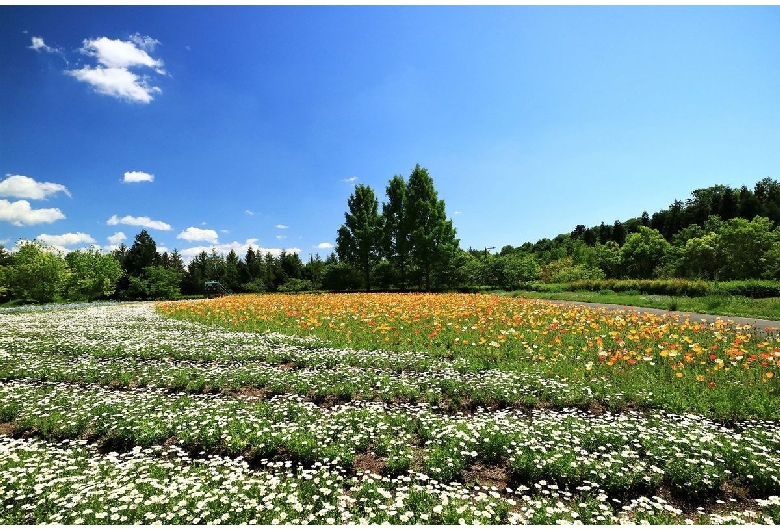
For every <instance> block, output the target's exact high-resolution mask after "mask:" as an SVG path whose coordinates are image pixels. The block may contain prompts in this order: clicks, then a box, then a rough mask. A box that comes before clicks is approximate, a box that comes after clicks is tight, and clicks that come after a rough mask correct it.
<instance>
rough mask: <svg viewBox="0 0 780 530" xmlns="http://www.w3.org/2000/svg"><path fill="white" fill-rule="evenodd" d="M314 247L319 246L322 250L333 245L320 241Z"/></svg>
mask: <svg viewBox="0 0 780 530" xmlns="http://www.w3.org/2000/svg"><path fill="white" fill-rule="evenodd" d="M316 248H319V249H322V250H328V249H331V248H333V245H332V244H330V243H320V244H319V245H317V246H316Z"/></svg>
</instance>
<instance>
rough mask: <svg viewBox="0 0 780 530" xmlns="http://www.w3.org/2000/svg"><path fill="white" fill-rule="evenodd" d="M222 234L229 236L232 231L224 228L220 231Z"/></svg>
mask: <svg viewBox="0 0 780 530" xmlns="http://www.w3.org/2000/svg"><path fill="white" fill-rule="evenodd" d="M219 233H220V234H229V233H230V230H225V229H224V228H223V229H222V230H220V231H219Z"/></svg>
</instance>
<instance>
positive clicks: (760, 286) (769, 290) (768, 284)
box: [714, 280, 780, 298]
mask: <svg viewBox="0 0 780 530" xmlns="http://www.w3.org/2000/svg"><path fill="white" fill-rule="evenodd" d="M714 292H715V293H717V294H725V295H731V296H747V297H748V298H773V297H780V282H776V281H771V280H739V281H731V282H720V283H717V284H715V287H714Z"/></svg>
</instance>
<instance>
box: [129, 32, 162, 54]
mask: <svg viewBox="0 0 780 530" xmlns="http://www.w3.org/2000/svg"><path fill="white" fill-rule="evenodd" d="M130 40H131V41H133V42H134V43H136V44H137V45H138V47H139V48H141V49H142V50H146V51H150V52H153V51H154V48H155V47H156V46H157V45H158V44H160V41H158V40H157V39H153V38H151V37H142V36H141V35H140V34H139V33H136V34H135V35H130Z"/></svg>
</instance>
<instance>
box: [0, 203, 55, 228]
mask: <svg viewBox="0 0 780 530" xmlns="http://www.w3.org/2000/svg"><path fill="white" fill-rule="evenodd" d="M60 219H65V214H63V213H62V212H61V211H60V209H59V208H41V209H38V210H36V209H33V208H31V207H30V203H29V202H27V201H24V200H22V201H15V202H10V201H7V200H5V199H0V221H7V222H9V223H11V224H12V225H14V226H26V225H37V224H41V223H53V222H54V221H59V220H60Z"/></svg>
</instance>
